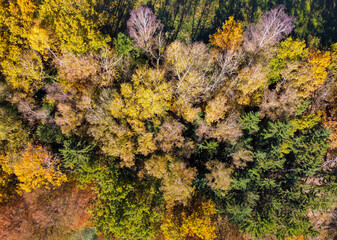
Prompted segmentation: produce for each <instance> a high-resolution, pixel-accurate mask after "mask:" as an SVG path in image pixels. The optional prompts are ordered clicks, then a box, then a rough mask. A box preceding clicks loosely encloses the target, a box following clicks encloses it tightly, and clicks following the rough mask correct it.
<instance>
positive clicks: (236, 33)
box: [209, 16, 243, 51]
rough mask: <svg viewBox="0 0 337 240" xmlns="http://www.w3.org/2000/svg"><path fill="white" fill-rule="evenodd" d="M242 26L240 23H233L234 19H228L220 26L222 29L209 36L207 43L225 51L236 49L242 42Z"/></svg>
mask: <svg viewBox="0 0 337 240" xmlns="http://www.w3.org/2000/svg"><path fill="white" fill-rule="evenodd" d="M242 32H243V30H242V24H241V22H240V21H235V20H234V17H233V16H231V17H229V19H228V20H226V21H225V23H223V24H222V29H220V28H219V29H218V30H217V32H216V33H214V34H213V35H210V36H209V37H210V39H209V41H210V42H211V44H212V45H213V46H216V47H218V48H220V49H221V50H222V51H225V50H236V49H238V48H239V47H240V46H241V44H242V41H243V34H242Z"/></svg>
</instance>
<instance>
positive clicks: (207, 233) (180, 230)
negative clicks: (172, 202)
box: [160, 200, 217, 240]
mask: <svg viewBox="0 0 337 240" xmlns="http://www.w3.org/2000/svg"><path fill="white" fill-rule="evenodd" d="M199 201H201V202H197V203H194V204H193V205H194V206H191V207H190V209H186V210H183V211H182V212H180V213H176V212H174V210H170V209H169V210H168V211H167V213H166V214H165V216H164V217H165V219H164V222H163V223H162V225H161V226H160V229H161V231H162V233H163V235H164V237H165V239H166V240H181V239H185V238H186V237H197V238H199V239H203V240H213V239H215V238H216V237H217V236H216V234H215V231H216V227H215V225H214V222H215V217H216V211H215V207H214V204H213V203H212V201H210V200H209V201H202V200H199Z"/></svg>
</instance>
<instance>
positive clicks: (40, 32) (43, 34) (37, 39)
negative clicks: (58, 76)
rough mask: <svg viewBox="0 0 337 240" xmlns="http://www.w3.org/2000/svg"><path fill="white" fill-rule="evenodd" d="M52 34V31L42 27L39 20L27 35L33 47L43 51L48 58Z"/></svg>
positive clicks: (40, 51)
mask: <svg viewBox="0 0 337 240" xmlns="http://www.w3.org/2000/svg"><path fill="white" fill-rule="evenodd" d="M50 35H51V32H50V31H48V30H46V29H44V28H42V27H41V25H40V23H39V22H38V23H37V24H35V25H34V26H33V27H32V28H31V29H30V32H29V34H28V36H27V39H28V43H29V46H30V47H31V49H33V50H35V51H37V52H39V53H41V54H42V55H43V56H44V57H45V58H46V59H47V58H48V53H49V52H48V49H49V48H50V47H51V43H50V41H51V40H50Z"/></svg>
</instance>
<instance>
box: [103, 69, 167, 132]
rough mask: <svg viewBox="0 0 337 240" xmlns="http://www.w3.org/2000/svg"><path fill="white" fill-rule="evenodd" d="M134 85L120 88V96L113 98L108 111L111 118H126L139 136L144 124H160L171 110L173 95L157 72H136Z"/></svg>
mask: <svg viewBox="0 0 337 240" xmlns="http://www.w3.org/2000/svg"><path fill="white" fill-rule="evenodd" d="M133 82H134V84H130V83H123V84H121V94H118V93H115V94H114V96H113V100H112V102H111V104H110V110H111V114H112V116H113V117H115V118H123V117H124V118H126V120H127V121H128V122H129V123H130V125H131V127H132V128H133V129H134V130H135V131H136V132H142V129H143V130H144V129H145V125H144V123H143V122H145V121H147V120H152V121H153V122H154V123H155V125H158V124H159V123H160V121H159V119H160V118H162V117H164V116H165V115H166V111H167V110H168V109H169V107H170V104H171V103H170V102H171V98H172V93H171V88H170V85H169V84H167V83H166V82H164V78H163V72H160V71H159V70H153V69H150V70H147V69H138V70H137V72H136V73H135V74H134V75H133Z"/></svg>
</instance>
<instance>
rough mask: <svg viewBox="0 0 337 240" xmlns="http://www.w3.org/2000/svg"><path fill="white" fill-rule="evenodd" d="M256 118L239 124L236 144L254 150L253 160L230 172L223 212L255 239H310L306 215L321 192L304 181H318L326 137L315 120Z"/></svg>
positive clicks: (311, 118) (245, 119) (314, 185)
mask: <svg viewBox="0 0 337 240" xmlns="http://www.w3.org/2000/svg"><path fill="white" fill-rule="evenodd" d="M255 117H256V116H255V114H249V115H245V116H244V117H243V120H242V121H243V122H242V124H243V130H244V133H245V134H244V139H242V140H241V141H242V142H241V144H242V143H244V142H245V145H246V146H245V148H246V149H247V148H248V149H249V148H251V149H254V152H253V155H252V157H253V161H252V162H250V163H249V164H247V165H246V166H245V167H244V168H242V169H241V170H240V169H237V170H235V171H234V172H233V173H232V179H233V180H232V184H231V186H230V188H229V190H228V195H227V196H226V197H228V199H229V201H228V202H227V206H226V211H227V213H228V215H229V216H230V219H231V220H232V221H233V222H234V223H236V224H238V226H240V228H242V229H244V230H245V231H248V232H249V233H251V234H252V235H255V236H256V237H262V236H271V235H274V236H276V237H277V238H280V239H283V238H284V237H287V236H293V235H296V236H299V235H310V234H312V233H313V232H314V231H313V227H312V225H311V223H310V221H309V218H308V217H307V212H308V209H310V208H312V207H313V205H312V203H314V202H315V201H318V198H319V197H320V194H321V193H322V192H321V191H320V190H319V186H318V185H317V184H316V183H315V182H314V181H309V180H308V179H310V178H311V179H319V178H320V177H323V176H322V175H321V174H320V173H319V169H320V167H321V163H322V162H321V161H322V157H323V155H324V154H325V151H326V149H327V147H328V142H327V137H328V133H327V131H326V130H324V129H323V128H322V127H321V126H320V125H319V123H318V122H317V119H315V117H306V118H304V117H303V119H298V120H297V121H291V122H289V121H283V122H281V121H276V122H270V121H266V122H265V123H264V122H263V121H261V120H258V119H255V120H254V118H255ZM262 126H263V128H262ZM252 147H253V148H252ZM239 196H240V197H239Z"/></svg>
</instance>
